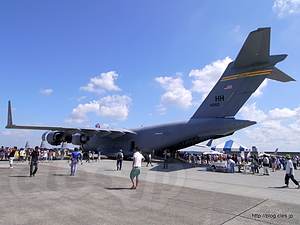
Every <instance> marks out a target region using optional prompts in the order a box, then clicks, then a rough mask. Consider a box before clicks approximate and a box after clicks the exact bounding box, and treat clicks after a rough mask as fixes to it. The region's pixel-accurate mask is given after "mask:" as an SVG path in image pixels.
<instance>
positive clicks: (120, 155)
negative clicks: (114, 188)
mask: <svg viewBox="0 0 300 225" xmlns="http://www.w3.org/2000/svg"><path fill="white" fill-rule="evenodd" d="M123 158H124V154H123V151H122V149H121V148H120V150H119V152H118V153H117V170H122V164H123Z"/></svg>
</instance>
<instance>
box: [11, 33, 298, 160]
mask: <svg viewBox="0 0 300 225" xmlns="http://www.w3.org/2000/svg"><path fill="white" fill-rule="evenodd" d="M286 57H287V55H286V54H283V55H271V56H270V28H259V29H258V30H255V31H253V32H251V33H250V34H249V35H248V37H247V39H246V41H245V43H244V45H243V47H242V48H241V50H240V52H239V54H238V56H237V57H236V59H235V61H233V62H231V63H229V64H228V66H227V69H226V70H225V72H224V73H223V75H222V76H221V78H220V79H219V81H218V82H217V83H216V85H215V86H214V87H213V89H212V90H211V92H210V93H209V95H208V96H207V97H206V99H205V100H204V101H203V102H202V104H201V105H200V107H199V108H198V109H197V111H196V112H195V113H194V115H193V116H192V117H191V118H190V119H187V120H182V121H176V122H169V123H163V124H158V125H152V126H144V127H138V128H132V129H105V128H97V127H95V128H92V127H90V128H86V127H85V128H79V127H59V126H55V127H53V126H29V125H24V126H23V125H14V124H13V121H12V112H11V103H10V101H9V102H8V121H7V126H6V128H8V129H33V130H48V131H47V132H45V133H44V134H43V135H42V140H44V141H47V142H48V143H49V144H51V145H56V146H57V145H60V144H61V143H62V142H67V143H72V144H74V145H81V146H82V148H83V150H85V151H91V150H101V151H102V152H101V154H104V155H108V156H109V155H113V154H114V153H115V152H117V149H119V148H122V149H123V152H124V154H125V156H129V155H132V153H133V149H134V148H135V147H137V146H138V147H139V148H140V149H141V150H142V152H144V153H146V152H150V151H152V150H153V149H154V150H159V151H162V150H163V149H169V150H170V151H175V150H179V149H182V148H186V147H189V146H192V145H195V144H197V143H200V142H203V141H206V140H209V139H217V138H221V137H225V136H228V135H232V134H233V133H234V132H235V131H237V130H240V129H243V128H245V127H248V126H251V125H254V124H256V122H255V121H249V120H238V119H235V118H234V116H235V115H236V114H237V112H238V111H239V109H240V108H241V107H242V106H243V105H244V103H245V102H246V101H247V100H248V98H249V97H250V96H251V94H252V93H253V92H255V90H256V89H257V88H258V87H259V85H260V84H261V83H262V82H263V81H264V79H265V78H269V79H273V80H277V81H281V82H287V81H294V79H293V78H291V77H290V76H288V75H286V74H285V73H283V72H282V71H280V70H279V69H277V68H276V67H275V65H276V63H278V62H280V61H282V60H284V59H285V58H286Z"/></svg>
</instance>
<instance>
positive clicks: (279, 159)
mask: <svg viewBox="0 0 300 225" xmlns="http://www.w3.org/2000/svg"><path fill="white" fill-rule="evenodd" d="M176 157H177V158H179V159H181V160H183V161H185V162H187V163H191V164H200V165H211V164H212V163H213V162H221V163H222V162H224V163H228V161H230V162H231V160H232V161H233V163H234V164H235V166H237V167H239V165H241V164H242V163H243V164H248V165H250V166H251V167H252V168H253V170H252V171H253V173H258V171H259V169H260V168H264V167H267V168H268V170H265V171H264V174H265V175H268V174H269V172H268V171H269V169H270V170H271V171H272V172H276V170H285V169H286V164H287V159H286V157H285V156H276V155H266V154H264V155H260V156H256V155H252V156H249V157H242V156H241V155H240V154H233V155H229V154H218V155H217V154H216V155H213V154H190V153H188V152H181V153H178V155H176ZM291 160H292V163H293V166H294V168H295V170H297V168H298V167H299V166H300V158H299V157H298V156H295V157H291ZM231 163H232V162H231Z"/></svg>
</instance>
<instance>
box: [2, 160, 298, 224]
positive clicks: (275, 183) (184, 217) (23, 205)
mask: <svg viewBox="0 0 300 225" xmlns="http://www.w3.org/2000/svg"><path fill="white" fill-rule="evenodd" d="M131 165H132V162H131V161H125V162H124V163H123V169H122V170H121V171H117V170H116V161H113V160H101V162H91V163H85V162H84V164H83V165H79V168H78V172H77V174H76V176H69V175H70V171H69V170H70V167H69V164H68V162H67V160H56V161H53V163H40V164H39V170H38V172H37V174H36V177H29V165H28V164H26V163H18V162H15V165H14V168H13V169H9V167H8V161H1V162H0V199H1V201H0V224H6V225H7V224H33V225H35V224H45V225H47V224H193V225H194V224H251V225H253V224H300V210H299V208H298V207H299V206H300V203H299V197H298V196H299V195H300V189H295V187H296V186H295V185H294V184H293V183H292V182H291V183H290V188H281V186H283V185H284V175H285V171H282V170H281V171H277V172H270V176H263V175H262V174H257V175H252V174H251V173H249V172H247V173H235V174H228V173H217V172H207V171H204V168H203V167H200V166H195V167H192V166H191V165H189V164H185V163H171V164H170V165H169V168H168V169H163V164H162V163H160V162H156V163H154V166H153V167H146V163H143V167H142V172H141V179H140V184H139V187H138V188H137V189H136V190H132V189H130V187H131V182H130V179H129V173H130V170H131ZM260 172H262V169H261V171H260ZM295 177H296V179H297V178H298V179H300V171H297V170H296V172H295Z"/></svg>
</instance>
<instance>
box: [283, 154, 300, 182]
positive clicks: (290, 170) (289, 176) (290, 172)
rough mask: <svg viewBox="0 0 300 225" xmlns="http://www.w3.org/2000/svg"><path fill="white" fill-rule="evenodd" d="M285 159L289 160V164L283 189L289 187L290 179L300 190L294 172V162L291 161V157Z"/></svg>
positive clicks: (287, 164)
mask: <svg viewBox="0 0 300 225" xmlns="http://www.w3.org/2000/svg"><path fill="white" fill-rule="evenodd" d="M285 158H286V159H287V162H286V167H285V178H284V180H285V186H283V187H289V179H291V180H292V181H293V182H294V184H296V185H297V186H298V187H297V188H300V185H299V182H298V181H297V180H296V179H295V178H294V175H295V171H294V165H293V162H292V160H291V156H290V155H286V156H285Z"/></svg>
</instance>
